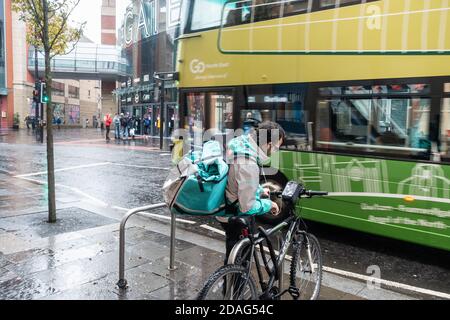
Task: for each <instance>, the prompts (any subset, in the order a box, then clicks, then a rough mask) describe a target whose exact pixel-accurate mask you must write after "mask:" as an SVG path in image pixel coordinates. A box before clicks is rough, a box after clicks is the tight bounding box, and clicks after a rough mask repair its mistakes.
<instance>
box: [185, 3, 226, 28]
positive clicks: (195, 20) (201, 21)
mask: <svg viewBox="0 0 450 320" xmlns="http://www.w3.org/2000/svg"><path fill="white" fill-rule="evenodd" d="M223 3H224V1H223V0H195V2H194V7H193V11H192V22H191V27H190V29H191V31H197V30H202V29H208V28H214V27H218V26H219V25H220V20H221V15H222V7H223ZM225 17H226V15H225Z"/></svg>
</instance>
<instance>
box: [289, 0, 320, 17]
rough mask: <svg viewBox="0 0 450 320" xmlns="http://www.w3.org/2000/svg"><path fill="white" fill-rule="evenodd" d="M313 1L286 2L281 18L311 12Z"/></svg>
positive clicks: (292, 0) (293, 0)
mask: <svg viewBox="0 0 450 320" xmlns="http://www.w3.org/2000/svg"><path fill="white" fill-rule="evenodd" d="M312 2H313V0H288V1H286V2H285V3H284V12H283V16H288V15H291V14H296V13H303V12H307V11H309V12H311V8H312Z"/></svg>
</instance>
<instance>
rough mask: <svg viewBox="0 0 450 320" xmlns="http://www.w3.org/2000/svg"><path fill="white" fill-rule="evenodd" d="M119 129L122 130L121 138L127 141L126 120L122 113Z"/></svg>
mask: <svg viewBox="0 0 450 320" xmlns="http://www.w3.org/2000/svg"><path fill="white" fill-rule="evenodd" d="M127 115H128V114H127ZM120 128H121V129H122V138H123V139H124V140H125V139H127V140H128V118H127V116H125V115H124V114H123V113H121V114H120Z"/></svg>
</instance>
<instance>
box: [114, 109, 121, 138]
mask: <svg viewBox="0 0 450 320" xmlns="http://www.w3.org/2000/svg"><path fill="white" fill-rule="evenodd" d="M113 122H114V139H116V140H118V139H120V116H119V114H118V113H116V114H115V115H114V119H113Z"/></svg>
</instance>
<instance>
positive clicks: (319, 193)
mask: <svg viewBox="0 0 450 320" xmlns="http://www.w3.org/2000/svg"><path fill="white" fill-rule="evenodd" d="M305 194H306V195H307V196H308V197H314V196H326V195H328V192H327V191H313V190H308V191H306V192H305Z"/></svg>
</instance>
